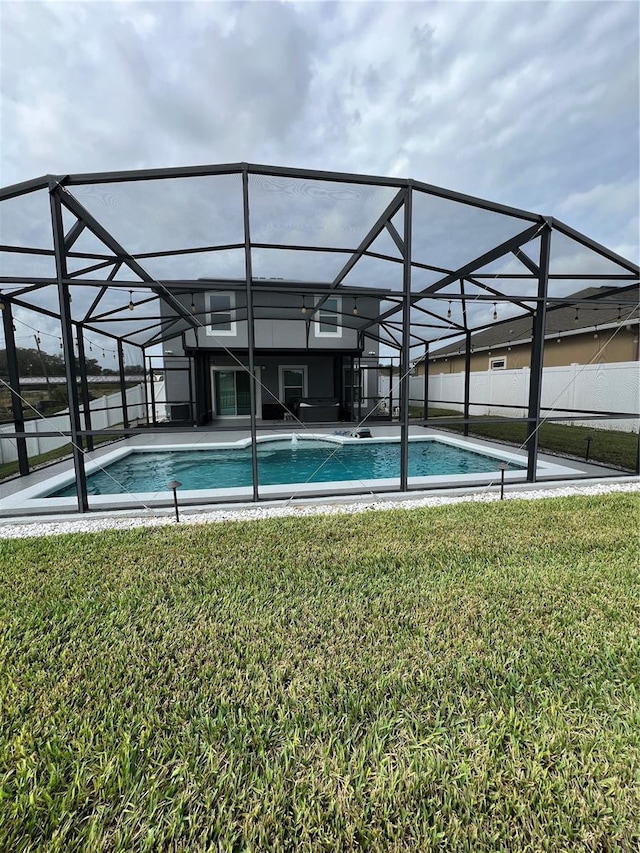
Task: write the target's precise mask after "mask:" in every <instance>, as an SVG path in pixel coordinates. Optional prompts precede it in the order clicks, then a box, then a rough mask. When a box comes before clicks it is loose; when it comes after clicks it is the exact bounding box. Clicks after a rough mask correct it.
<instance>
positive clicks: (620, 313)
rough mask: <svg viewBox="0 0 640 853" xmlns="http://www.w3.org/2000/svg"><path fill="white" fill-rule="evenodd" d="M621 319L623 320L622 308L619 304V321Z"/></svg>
mask: <svg viewBox="0 0 640 853" xmlns="http://www.w3.org/2000/svg"><path fill="white" fill-rule="evenodd" d="M620 320H622V309H621V308H620V306H619V305H618V323H619V322H620Z"/></svg>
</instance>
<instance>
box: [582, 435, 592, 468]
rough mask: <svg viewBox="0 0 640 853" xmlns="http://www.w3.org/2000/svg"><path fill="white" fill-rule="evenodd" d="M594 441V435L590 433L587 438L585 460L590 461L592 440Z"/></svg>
mask: <svg viewBox="0 0 640 853" xmlns="http://www.w3.org/2000/svg"><path fill="white" fill-rule="evenodd" d="M592 441H593V436H592V435H588V436H587V438H586V442H587V450H586V452H585V454H584V461H585V462H588V461H589V452H590V450H591V442H592Z"/></svg>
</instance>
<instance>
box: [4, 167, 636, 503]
mask: <svg viewBox="0 0 640 853" xmlns="http://www.w3.org/2000/svg"><path fill="white" fill-rule="evenodd" d="M0 229H1V237H0V242H1V245H0V263H1V265H0V305H1V307H2V316H3V322H2V329H3V335H4V341H3V344H2V349H3V351H4V358H3V361H2V364H1V365H0V384H1V388H0V413H1V414H2V417H1V420H2V424H1V425H0V465H1V466H2V472H3V477H4V478H7V477H10V476H15V477H19V478H25V477H28V476H29V475H30V474H31V473H32V471H33V469H34V468H35V467H36V466H39V465H41V464H43V463H48V464H53V463H55V464H59V463H60V459H62V458H63V457H65V456H66V457H67V458H69V457H71V458H72V460H73V471H74V482H75V494H76V497H74V508H75V509H78V510H80V511H86V510H88V509H91V508H93V506H94V504H93V503H92V500H91V496H90V495H89V494H88V492H87V475H86V470H85V463H86V457H87V454H90V458H91V459H92V460H97V459H99V452H100V450H101V449H102V448H103V446H104V445H106V444H107V443H109V442H120V443H122V442H123V441H124V442H130V443H132V442H133V443H135V442H137V443H138V444H140V443H141V442H144V440H145V439H144V437H145V436H146V437H153V436H156V437H157V436H159V435H162V437H163V438H162V440H163V442H164V443H165V444H170V443H171V441H172V436H177V435H178V434H179V433H184V432H186V431H189V432H190V433H191V434H192V435H197V434H199V433H200V432H202V433H203V434H204V433H206V436H207V441H208V442H213V443H215V442H217V441H220V442H224V441H226V440H227V438H226V437H227V436H229V435H230V434H231V432H232V431H235V432H236V433H237V432H238V431H243V430H244V431H245V433H246V435H247V436H248V437H249V438H250V440H251V441H250V447H251V458H252V466H251V471H252V478H251V479H252V485H251V492H250V499H252V500H254V501H258V500H260V499H261V498H264V497H265V496H266V493H265V492H263V491H262V489H261V483H260V475H259V466H258V445H259V441H258V439H259V437H260V435H264V434H265V432H267V431H268V432H270V433H272V434H277V433H278V431H287V432H288V433H291V432H293V433H294V434H296V435H300V436H302V435H304V434H306V433H312V432H313V431H314V430H316V431H317V429H318V428H319V425H322V429H323V430H324V431H325V432H327V431H330V430H331V429H332V428H335V430H334V432H335V433H340V434H343V435H347V434H348V435H351V434H354V435H358V434H363V435H364V434H366V433H365V432H361V433H358V432H357V431H358V430H365V428H369V429H370V430H371V431H372V433H373V434H374V438H375V429H376V425H383V426H384V427H385V429H386V431H387V433H388V432H389V429H390V427H394V428H395V429H396V430H397V435H398V438H399V442H400V452H399V456H398V467H397V476H395V477H394V478H392V479H393V483H392V484H390V485H389V484H388V485H387V488H388V489H389V490H392V489H393V490H399V491H408V490H410V489H412V488H417V485H416V484H415V483H413V482H412V480H411V476H410V472H409V447H410V441H409V437H410V433H411V435H412V436H415V435H416V434H417V433H420V432H421V431H425V432H424V434H425V435H427V434H431V433H432V431H434V430H436V431H438V432H442V433H443V434H445V435H452V434H453V435H455V436H458V437H460V438H461V439H464V438H465V437H468V436H474V435H475V436H480V437H481V438H483V440H486V441H496V442H501V443H503V444H505V445H509V446H510V447H509V448H507V449H510V450H516V451H517V452H519V453H520V454H521V455H522V457H523V465H524V466H525V467H523V468H522V474H521V477H522V479H523V480H528V481H530V482H534V481H536V480H537V479H540V478H541V476H544V474H541V469H540V468H539V466H538V461H539V455H540V454H545V453H551V452H553V453H556V454H564V455H565V456H566V457H567V458H573V459H576V458H578V459H583V460H584V461H588V462H589V463H590V464H594V463H595V464H600V465H602V466H603V467H602V475H603V476H605V475H607V474H613V473H615V472H620V471H626V472H629V473H633V472H634V471H637V469H638V424H639V416H638V407H637V393H638V391H637V370H636V367H637V359H638V285H639V270H638V266H637V264H635V263H633V262H631V261H629V260H627V259H625V258H623V257H620V256H619V255H617V254H616V253H615V252H613V251H611V250H609V249H607V248H606V247H604V246H602V245H599V244H598V243H596V242H595V241H593V240H591V239H589V238H588V237H587V236H585V235H583V234H581V233H578V232H577V231H575V230H574V229H572V228H571V227H570V226H568V225H566V224H564V223H562V222H560V221H558V220H557V219H554V218H552V217H548V216H543V215H540V214H538V213H532V212H529V211H526V210H520V209H517V208H513V207H508V206H505V205H501V204H496V203H493V202H490V201H486V200H483V199H479V198H474V197H471V196H468V195H464V194H461V193H458V192H453V191H449V190H446V189H442V188H439V187H436V186H431V185H429V184H426V183H423V182H421V181H416V180H405V179H398V178H383V177H372V176H367V175H354V174H342V173H334V172H319V171H305V170H299V169H291V168H279V167H270V166H259V165H253V164H247V163H237V164H230V165H217V166H216V165H213V166H201V167H187V168H176V169H152V170H144V171H130V172H105V173H94V174H75V175H47V176H43V177H40V178H36V179H34V180H31V181H26V182H24V183H22V184H16V185H14V186H9V187H5V188H4V189H2V190H0ZM568 309H569V310H568ZM559 312H564V313H562V314H561V313H559ZM554 314H555V315H556V317H558V318H560V317H562V318H565V317H567V318H569V317H570V319H567V320H566V322H565V320H564V319H563V320H562V322H563V323H565V326H566V328H565V327H564V326H563V327H562V328H558V323H555V324H554V323H553V322H552V321H553V317H554ZM523 318H526V321H527V322H526V324H525V325H526V328H527V330H528V331H527V333H526V334H525V335H524V336H523V334H522V332H521V330H522V328H523V324H522V323H521V322H520V321H521V320H522V319H523ZM586 318H588V320H587V319H586ZM516 321H518V322H519V325H518V330H519V331H518V335H517V340H516V339H513V340H512V339H511V338H510V328H511V325H513V326H514V327H515V324H516ZM490 328H491V329H499V330H501V331H500V336H498V337H500V338H501V340H502V342H503V346H502V348H501V349H500V350H499V352H498V355H499V357H498V358H496V357H495V353H493V355H492V350H491V349H490V348H489V347H484V348H479V347H478V346H477V345H475V342H476V341H478V340H479V337H478V335H479V333H480V332H482V331H483V330H486V329H490ZM550 330H552V331H550ZM514 334H515V333H514ZM578 334H579V335H580V336H581V338H580V341H581V346H582V343H583V342H584V340H587V339H588V340H590V341H592V344H590V348H589V349H588V350H585V349H584V347H583V348H582V349H580V350H579V349H578V348H576V350H575V352H576V353H577V355H576V356H575V359H574V360H571V359H569V360H568V361H567V366H568V367H569V366H570V367H571V371H572V372H571V373H570V374H569V373H568V374H567V377H566V381H565V379H562V378H561V379H558V378H557V377H556V376H555V374H554V373H553V371H554V370H556V369H557V365H558V364H561V363H562V362H560V361H558V357H557V356H554V358H555V361H553V360H552V359H551V357H550V353H551V351H552V349H554V348H555V351H557V348H558V347H561V346H564V347H565V349H566V348H567V347H569V346H571V345H572V341H575V340H576V339H577V335H578ZM496 340H497V338H496ZM454 343H455V344H457V350H456V352H457V353H458V354H459V356H460V359H461V360H459V363H458V367H457V368H456V370H457V373H455V377H456V378H455V380H454V379H451V380H450V381H449V379H447V381H446V382H444V380H443V381H442V382H440V384H439V385H438V392H437V394H436V393H435V391H434V388H435V379H436V377H438V376H440V375H441V374H450V373H451V368H452V364H453V360H451V364H450V363H449V358H448V357H447V356H444V355H443V356H441V355H439V351H440V350H443V352H444V350H447V352H449V353H450V352H451V347H450V345H451V344H454ZM512 346H513V347H516V346H518V347H520V349H521V350H522V348H523V347H524V348H525V350H526V353H527V356H526V365H524V366H522V365H519V366H518V368H517V371H516V369H515V368H514V369H513V370H512V369H510V364H509V357H508V353H509V352H511V350H512ZM447 348H448V349H447ZM474 350H475V352H474ZM485 350H486V354H487V363H486V368H485V366H484V363H482V364H480V366H478V364H476V362H477V359H478V354H479V353H480V352H481V351H482V352H483V353H484V352H485ZM474 357H475V361H473V369H472V360H473V359H474ZM483 357H484V356H483ZM497 371H504V373H503V374H502V375H501V376H499V377H498V376H497ZM518 371H519V372H518ZM625 371H626V372H625ZM634 373H635V377H636V378H634ZM481 374H482V376H481ZM485 374H486V375H485ZM511 374H513V375H511ZM558 382H560V383H561V385H562V387H560V385H558ZM447 383H448V384H447ZM500 383H502V384H501V385H500V387H501V389H502V390H501V391H500V394H498V392H497V391H496V388H497V387H498V385H499V384H500ZM510 383H511V384H510ZM554 383H555V384H554ZM443 388H447V389H448V390H447V392H446V395H445V396H443V394H444V393H445V392H444V391H443V390H442V389H443ZM505 389H506V390H505ZM509 389H511V390H509ZM614 446H615V448H617V450H616V452H613V449H612V448H613V447H614ZM599 447H601V448H602V450H601V451H600V450H598V448H599ZM607 448H608V449H607ZM618 450H619V453H618ZM67 464H68V463H67ZM24 482H25V483H26V482H27V481H24ZM440 485H442V483H440ZM329 491H330V488H329ZM295 493H297V490H296V489H294V488H293V487H292V489H291V495H293V494H295ZM165 499H166V503H167V505H169V504H170V503H171V501H172V496H171V493H170V491H167V493H166V495H165ZM200 502H201V503H204V502H206V496H204V493H203V497H202V499H201V501H200Z"/></svg>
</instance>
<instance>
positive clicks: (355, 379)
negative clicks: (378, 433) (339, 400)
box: [353, 353, 362, 423]
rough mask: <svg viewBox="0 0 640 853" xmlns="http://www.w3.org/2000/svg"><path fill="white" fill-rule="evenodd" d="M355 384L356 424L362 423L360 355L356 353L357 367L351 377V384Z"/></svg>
mask: <svg viewBox="0 0 640 853" xmlns="http://www.w3.org/2000/svg"><path fill="white" fill-rule="evenodd" d="M356 383H357V394H358V423H360V422H361V421H362V358H361V356H360V353H358V367H357V368H356V374H355V375H354V377H353V384H354V385H355V384H356Z"/></svg>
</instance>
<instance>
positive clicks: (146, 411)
mask: <svg viewBox="0 0 640 853" xmlns="http://www.w3.org/2000/svg"><path fill="white" fill-rule="evenodd" d="M140 352H141V353H142V388H143V391H144V422H145V424H146V425H147V426H149V388H148V387H147V354H146V352H145V349H144V347H140Z"/></svg>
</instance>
